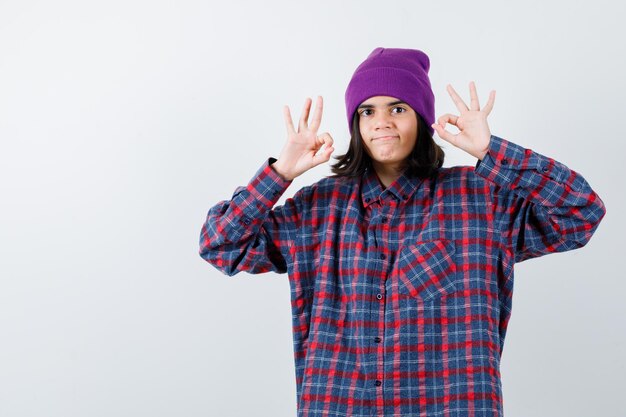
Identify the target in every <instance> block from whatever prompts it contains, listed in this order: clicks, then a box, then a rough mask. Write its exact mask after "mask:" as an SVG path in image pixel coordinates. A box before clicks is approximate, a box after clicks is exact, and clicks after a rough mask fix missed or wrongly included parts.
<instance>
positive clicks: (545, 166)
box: [475, 135, 606, 262]
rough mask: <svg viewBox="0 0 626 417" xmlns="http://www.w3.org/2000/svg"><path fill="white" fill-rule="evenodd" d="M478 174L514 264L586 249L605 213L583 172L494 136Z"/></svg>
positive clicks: (477, 166)
mask: <svg viewBox="0 0 626 417" xmlns="http://www.w3.org/2000/svg"><path fill="white" fill-rule="evenodd" d="M475 173H476V174H478V175H480V176H481V177H483V178H485V179H487V180H488V181H489V182H490V184H491V189H492V201H493V210H494V215H495V221H496V222H497V223H498V224H499V225H500V227H501V230H502V233H503V234H504V237H505V241H506V242H507V243H508V245H509V248H510V250H511V251H512V252H513V253H514V254H515V262H521V261H524V260H526V259H530V258H535V257H538V256H542V255H546V254H548V253H552V252H564V251H568V250H572V249H577V248H580V247H582V246H584V245H585V244H586V243H587V242H588V241H589V240H590V239H591V236H592V235H593V233H594V232H595V230H596V229H597V227H598V225H599V223H600V221H601V220H602V218H603V217H604V215H605V214H606V208H605V205H604V202H603V201H602V200H601V199H600V197H599V196H598V195H597V194H596V193H595V192H594V191H593V190H592V189H591V187H590V186H589V184H588V183H587V181H586V180H585V179H584V178H583V177H582V176H581V175H580V174H579V173H577V172H575V171H573V170H571V169H569V168H568V167H567V166H565V165H564V164H562V163H560V162H558V161H555V160H554V159H552V158H549V157H546V156H543V155H541V154H539V153H537V152H534V151H532V150H531V149H526V148H523V147H521V146H519V145H517V144H515V143H512V142H510V141H507V140H505V139H502V138H500V137H497V136H494V135H492V136H491V139H490V143H489V148H488V151H487V154H486V155H485V157H484V158H483V159H482V161H481V160H478V161H477V163H476V167H475Z"/></svg>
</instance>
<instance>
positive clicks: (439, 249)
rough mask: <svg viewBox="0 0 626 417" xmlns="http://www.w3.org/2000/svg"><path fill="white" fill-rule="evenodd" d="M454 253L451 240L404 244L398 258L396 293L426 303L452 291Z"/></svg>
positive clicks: (455, 280)
mask: <svg viewBox="0 0 626 417" xmlns="http://www.w3.org/2000/svg"><path fill="white" fill-rule="evenodd" d="M454 253H455V246H454V242H453V241H450V240H433V241H429V242H418V243H415V244H412V245H410V246H405V247H404V248H403V249H402V250H401V251H400V254H399V257H398V270H397V272H398V276H397V277H398V279H397V285H398V288H397V291H398V293H399V294H405V295H409V296H412V297H419V298H421V299H422V300H423V301H424V302H427V301H431V300H433V299H436V298H438V297H442V296H444V295H447V294H450V293H453V292H454V291H456V290H457V269H456V263H455V257H454Z"/></svg>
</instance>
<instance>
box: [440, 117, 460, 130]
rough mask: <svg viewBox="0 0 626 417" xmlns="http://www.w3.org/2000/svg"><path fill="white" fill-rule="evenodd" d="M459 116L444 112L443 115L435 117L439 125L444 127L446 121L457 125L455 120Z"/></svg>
mask: <svg viewBox="0 0 626 417" xmlns="http://www.w3.org/2000/svg"><path fill="white" fill-rule="evenodd" d="M458 119H459V116H455V115H454V114H450V113H446V114H444V115H443V116H439V118H438V119H437V123H439V124H440V125H441V128H445V127H446V123H450V124H451V125H454V126H457V121H458Z"/></svg>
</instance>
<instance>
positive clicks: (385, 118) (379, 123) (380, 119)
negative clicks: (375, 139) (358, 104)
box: [374, 111, 392, 129]
mask: <svg viewBox="0 0 626 417" xmlns="http://www.w3.org/2000/svg"><path fill="white" fill-rule="evenodd" d="M391 124H392V119H391V115H390V114H388V113H387V112H384V111H379V112H376V114H375V116H374V128H376V129H380V128H385V127H389V126H391Z"/></svg>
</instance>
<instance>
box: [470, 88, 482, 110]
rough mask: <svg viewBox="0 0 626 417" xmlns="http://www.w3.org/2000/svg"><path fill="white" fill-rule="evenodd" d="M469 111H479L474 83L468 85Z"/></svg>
mask: <svg viewBox="0 0 626 417" xmlns="http://www.w3.org/2000/svg"><path fill="white" fill-rule="evenodd" d="M470 110H480V104H478V93H477V92H476V84H475V83H474V81H472V82H471V83H470Z"/></svg>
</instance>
